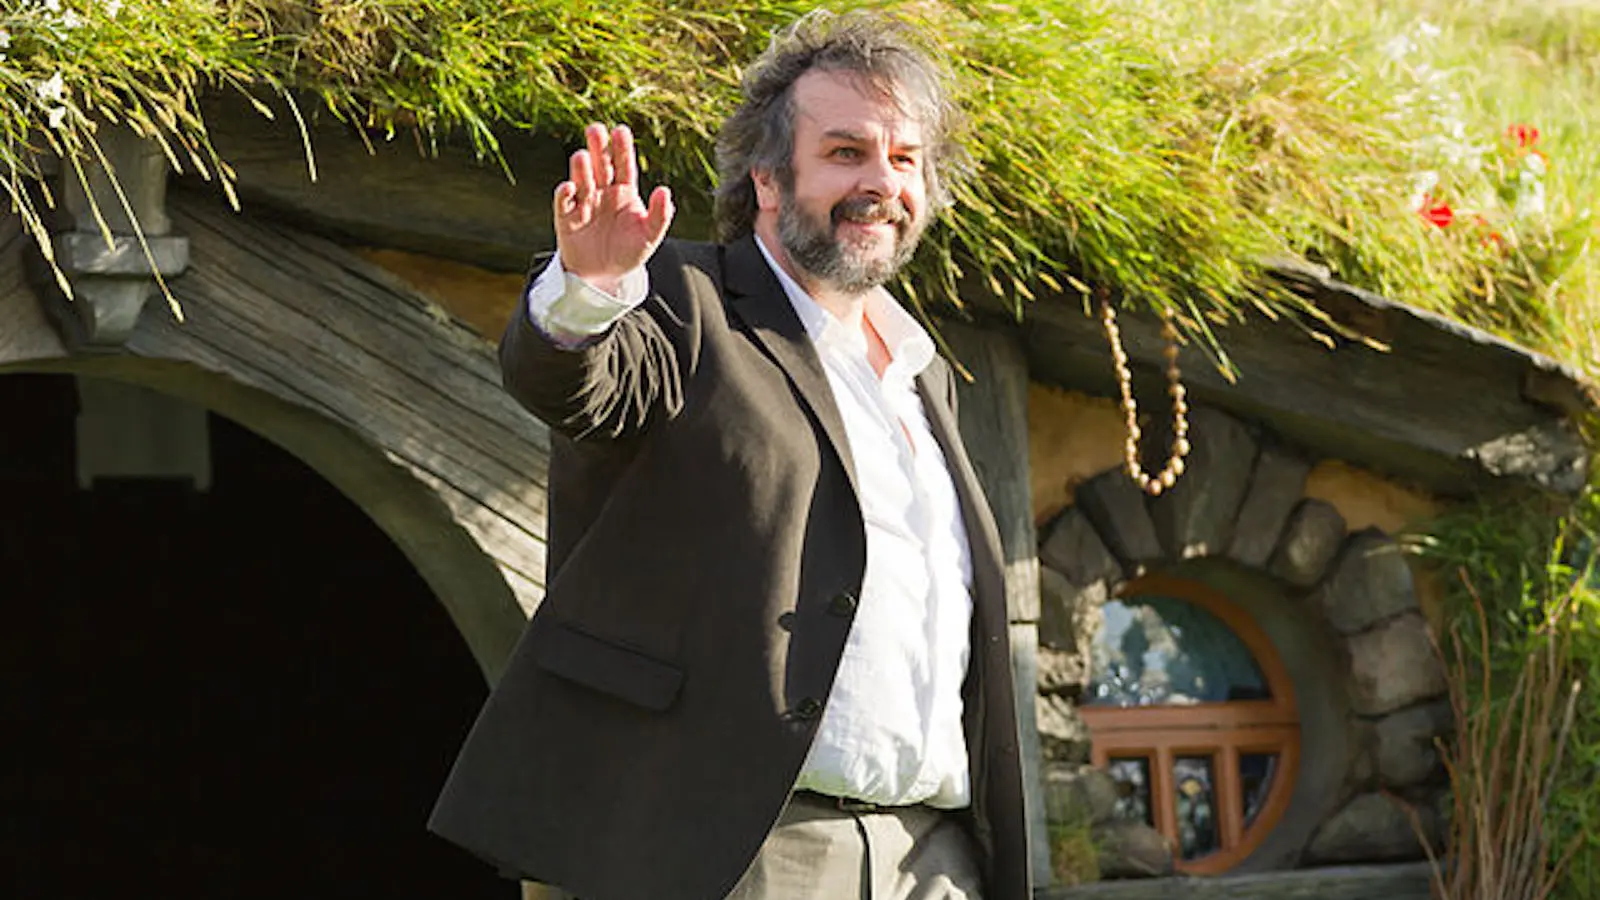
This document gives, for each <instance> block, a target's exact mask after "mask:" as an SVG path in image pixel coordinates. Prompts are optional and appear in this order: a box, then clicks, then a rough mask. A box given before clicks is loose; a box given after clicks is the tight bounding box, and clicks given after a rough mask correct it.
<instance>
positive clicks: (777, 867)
mask: <svg viewBox="0 0 1600 900" xmlns="http://www.w3.org/2000/svg"><path fill="white" fill-rule="evenodd" d="M982 883H983V882H982V878H981V876H980V875H979V871H978V861H977V855H976V853H975V851H974V849H973V846H972V840H971V838H969V837H968V836H967V833H966V831H964V830H963V829H962V827H961V825H960V823H958V822H957V821H956V819H955V818H954V817H953V816H952V815H950V814H948V813H945V812H941V811H939V810H937V809H932V808H930V807H926V806H907V807H899V808H895V809H891V810H882V811H874V812H847V811H844V810H841V809H839V808H838V805H837V804H834V803H830V802H828V801H827V800H826V799H824V798H820V797H816V796H811V795H806V794H796V795H795V796H794V798H793V799H791V800H790V802H789V805H788V806H787V807H786V808H785V809H784V811H783V815H782V816H780V817H779V819H778V824H777V825H775V826H774V827H773V829H772V831H771V833H769V834H768V835H767V839H766V841H765V842H764V843H763V844H762V845H761V851H760V852H759V853H757V854H756V858H755V861H754V862H752V863H751V864H750V868H749V869H748V870H746V871H745V873H744V876H743V877H742V878H740V879H739V883H738V884H737V885H735V886H734V888H733V893H731V894H729V895H728V898H727V900H982V895H983V891H982Z"/></svg>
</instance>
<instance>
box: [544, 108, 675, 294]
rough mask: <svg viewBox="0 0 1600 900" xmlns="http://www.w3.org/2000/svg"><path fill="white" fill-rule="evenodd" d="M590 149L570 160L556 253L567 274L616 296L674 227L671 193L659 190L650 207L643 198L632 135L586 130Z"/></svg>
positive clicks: (558, 208)
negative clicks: (633, 272)
mask: <svg viewBox="0 0 1600 900" xmlns="http://www.w3.org/2000/svg"><path fill="white" fill-rule="evenodd" d="M584 138H585V140H586V141H587V143H588V148H587V149H585V150H579V151H578V152H576V153H574V154H572V159H571V162H570V163H569V170H568V177H567V180H566V181H563V182H561V184H559V185H558V186H557V187H556V195H555V201H554V208H555V225H556V249H557V250H558V251H559V252H560V254H561V265H562V267H563V268H564V269H566V271H568V272H571V273H572V274H574V275H576V276H578V277H579V278H582V279H583V280H585V281H587V282H589V283H590V284H592V285H594V286H595V287H597V288H599V289H600V290H603V291H607V292H608V293H612V294H615V293H617V292H618V291H619V290H620V287H621V284H622V276H623V275H625V274H627V273H628V272H631V271H633V270H634V269H637V268H639V267H640V266H642V265H644V262H645V260H647V259H649V258H650V254H652V253H654V252H655V249H656V247H657V246H658V245H660V243H661V240H662V238H664V237H666V235H667V226H668V225H670V224H671V223H672V213H673V206H672V193H671V191H670V190H668V189H667V188H665V187H658V188H656V189H655V190H654V191H652V192H651V194H650V202H649V205H648V206H646V204H645V202H644V201H643V200H642V199H641V198H640V197H639V165H638V161H637V159H636V158H635V156H634V150H633V132H632V131H630V130H629V129H628V126H626V125H619V126H617V128H615V129H614V130H612V131H611V132H609V133H607V131H606V128H605V126H603V125H600V124H598V123H596V124H592V125H590V126H589V127H588V128H586V129H584Z"/></svg>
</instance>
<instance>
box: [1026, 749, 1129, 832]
mask: <svg viewBox="0 0 1600 900" xmlns="http://www.w3.org/2000/svg"><path fill="white" fill-rule="evenodd" d="M1044 790H1045V816H1046V818H1047V819H1048V820H1049V821H1050V822H1051V823H1055V824H1068V825H1072V824H1078V823H1089V824H1095V825H1098V824H1100V823H1102V822H1109V821H1110V820H1111V816H1112V814H1114V813H1115V812H1116V809H1117V783H1116V781H1115V780H1113V779H1112V777H1111V775H1110V773H1108V772H1106V771H1105V770H1103V769H1097V768H1095V767H1093V766H1089V765H1081V764H1074V763H1048V764H1046V765H1045V768H1044Z"/></svg>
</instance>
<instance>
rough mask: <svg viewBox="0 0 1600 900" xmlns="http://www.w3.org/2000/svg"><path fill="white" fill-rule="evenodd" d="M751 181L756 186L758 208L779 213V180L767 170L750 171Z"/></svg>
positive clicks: (753, 169) (754, 169)
mask: <svg viewBox="0 0 1600 900" xmlns="http://www.w3.org/2000/svg"><path fill="white" fill-rule="evenodd" d="M750 181H751V182H752V183H753V184H755V186H756V208H757V209H760V210H764V211H766V212H777V211H778V200H779V191H778V178H777V176H776V175H774V174H772V172H771V171H769V170H767V169H756V168H752V169H751V170H750Z"/></svg>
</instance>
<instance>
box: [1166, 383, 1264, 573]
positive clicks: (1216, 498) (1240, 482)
mask: <svg viewBox="0 0 1600 900" xmlns="http://www.w3.org/2000/svg"><path fill="white" fill-rule="evenodd" d="M1189 442H1190V444H1192V445H1193V449H1192V450H1190V451H1189V456H1188V458H1187V460H1185V462H1186V463H1187V468H1186V470H1185V471H1184V474H1183V476H1182V477H1181V478H1179V479H1178V482H1177V484H1175V485H1173V487H1172V489H1171V490H1168V491H1167V492H1165V493H1163V494H1162V495H1161V496H1159V497H1157V498H1156V499H1155V500H1154V502H1153V503H1152V504H1151V512H1150V515H1151V518H1152V520H1153V521H1154V522H1155V527H1156V535H1157V536H1158V537H1159V538H1160V539H1161V543H1162V546H1163V547H1164V548H1165V549H1166V554H1167V556H1168V557H1169V558H1172V559H1189V558H1192V557H1199V556H1220V555H1222V554H1223V553H1225V552H1227V549H1228V544H1229V542H1230V541H1231V539H1232V537H1233V526H1234V521H1235V519H1237V517H1238V515H1239V507H1240V504H1242V503H1243V502H1244V497H1245V492H1246V491H1247V490H1249V488H1250V474H1251V472H1252V471H1253V470H1254V468H1255V462H1256V440H1255V438H1254V437H1251V435H1250V431H1249V430H1248V429H1246V428H1245V427H1244V425H1243V424H1242V423H1240V422H1239V420H1238V419H1235V418H1234V417H1232V416H1230V415H1228V414H1227V413H1224V412H1221V411H1219V410H1215V409H1211V408H1209V407H1200V408H1197V409H1194V410H1191V411H1190V413H1189Z"/></svg>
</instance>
